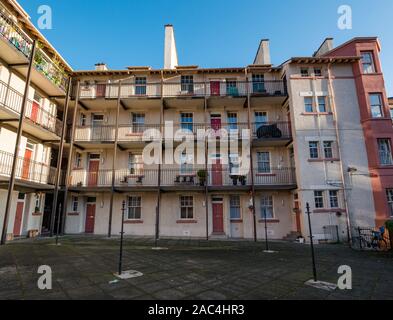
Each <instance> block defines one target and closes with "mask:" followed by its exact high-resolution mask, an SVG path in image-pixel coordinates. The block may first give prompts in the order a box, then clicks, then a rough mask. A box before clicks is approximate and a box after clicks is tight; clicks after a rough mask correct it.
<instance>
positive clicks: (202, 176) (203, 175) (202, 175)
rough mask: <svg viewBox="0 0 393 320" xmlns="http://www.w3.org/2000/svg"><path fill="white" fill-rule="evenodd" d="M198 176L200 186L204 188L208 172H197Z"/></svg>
mask: <svg viewBox="0 0 393 320" xmlns="http://www.w3.org/2000/svg"><path fill="white" fill-rule="evenodd" d="M197 176H198V178H199V184H200V185H201V186H204V185H205V184H206V179H207V172H206V170H199V171H198V172H197Z"/></svg>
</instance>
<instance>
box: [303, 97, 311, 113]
mask: <svg viewBox="0 0 393 320" xmlns="http://www.w3.org/2000/svg"><path fill="white" fill-rule="evenodd" d="M312 104H313V103H312V98H311V97H305V98H304V111H305V112H313V106H312Z"/></svg>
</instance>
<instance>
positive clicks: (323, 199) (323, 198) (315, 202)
mask: <svg viewBox="0 0 393 320" xmlns="http://www.w3.org/2000/svg"><path fill="white" fill-rule="evenodd" d="M317 192H318V195H317ZM319 193H320V195H319ZM324 194H325V192H324V191H323V190H315V191H314V206H315V209H324V208H325V196H324ZM317 199H318V201H319V199H321V200H322V206H320V205H319V203H318V202H317Z"/></svg>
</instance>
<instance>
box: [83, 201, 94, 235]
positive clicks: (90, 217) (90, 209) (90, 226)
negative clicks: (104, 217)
mask: <svg viewBox="0 0 393 320" xmlns="http://www.w3.org/2000/svg"><path fill="white" fill-rule="evenodd" d="M95 220H96V198H95V197H88V198H87V203H86V223H85V233H89V234H92V233H94V225H95Z"/></svg>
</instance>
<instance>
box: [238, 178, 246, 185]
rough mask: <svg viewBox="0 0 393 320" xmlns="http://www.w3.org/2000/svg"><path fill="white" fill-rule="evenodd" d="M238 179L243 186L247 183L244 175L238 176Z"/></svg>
mask: <svg viewBox="0 0 393 320" xmlns="http://www.w3.org/2000/svg"><path fill="white" fill-rule="evenodd" d="M239 181H240V183H241V184H242V186H245V185H246V184H247V177H246V176H239Z"/></svg>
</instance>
